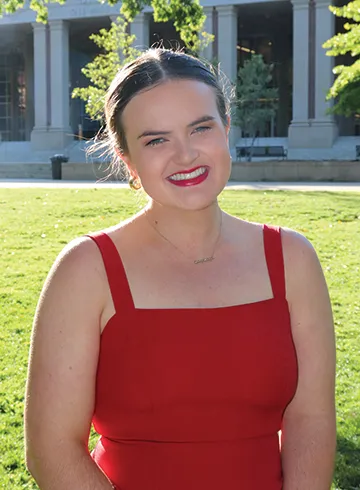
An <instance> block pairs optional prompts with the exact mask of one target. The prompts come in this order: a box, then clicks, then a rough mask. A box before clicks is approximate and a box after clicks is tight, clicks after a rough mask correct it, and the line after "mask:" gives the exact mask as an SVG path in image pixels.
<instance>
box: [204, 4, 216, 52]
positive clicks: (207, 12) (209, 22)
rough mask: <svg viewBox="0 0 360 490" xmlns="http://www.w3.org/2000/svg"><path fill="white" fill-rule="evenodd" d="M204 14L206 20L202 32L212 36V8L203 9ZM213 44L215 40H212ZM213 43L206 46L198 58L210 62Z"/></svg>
mask: <svg viewBox="0 0 360 490" xmlns="http://www.w3.org/2000/svg"><path fill="white" fill-rule="evenodd" d="M204 14H205V15H206V20H205V22H204V25H203V30H204V31H205V32H207V33H208V34H214V32H213V21H214V8H213V7H204ZM214 42H215V40H214ZM214 42H212V43H210V44H208V45H207V46H206V48H204V49H203V50H202V51H201V52H200V57H201V58H205V59H207V60H208V61H212V60H213V58H214V56H213V45H214Z"/></svg>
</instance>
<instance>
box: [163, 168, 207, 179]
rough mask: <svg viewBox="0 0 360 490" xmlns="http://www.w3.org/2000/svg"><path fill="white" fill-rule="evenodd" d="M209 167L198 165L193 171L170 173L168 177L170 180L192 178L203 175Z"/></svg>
mask: <svg viewBox="0 0 360 490" xmlns="http://www.w3.org/2000/svg"><path fill="white" fill-rule="evenodd" d="M207 170H208V169H207V167H198V168H197V169H195V170H194V171H192V172H189V173H185V172H179V173H177V174H173V175H170V177H168V179H170V180H190V179H195V178H196V177H199V176H200V175H203V174H204V173H205V172H206V171H207Z"/></svg>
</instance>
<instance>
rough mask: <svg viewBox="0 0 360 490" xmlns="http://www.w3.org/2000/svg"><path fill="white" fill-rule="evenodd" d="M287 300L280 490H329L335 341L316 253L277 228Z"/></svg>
mask: <svg viewBox="0 0 360 490" xmlns="http://www.w3.org/2000/svg"><path fill="white" fill-rule="evenodd" d="M282 236H283V248H284V259H285V270H286V288H287V298H288V302H289V307H290V315H291V325H292V332H293V339H294V343H295V348H296V353H297V358H298V365H299V382H298V387H297V391H296V394H295V397H294V398H293V400H292V401H291V403H290V404H289V406H288V407H287V409H286V411H285V414H284V419H283V427H282V465H283V475H284V487H283V490H329V489H330V487H331V482H332V475H333V469H334V458H335V450H336V416H335V394H334V392H335V341H334V328H333V320H332V312H331V306H330V300H329V295H328V290H327V287H326V283H325V279H324V276H323V273H322V269H321V266H320V264H319V261H318V258H317V256H316V253H315V251H314V249H313V248H312V246H311V245H310V243H309V242H308V241H307V240H306V239H305V238H304V237H302V236H301V235H299V234H297V233H295V232H292V231H290V230H283V234H282Z"/></svg>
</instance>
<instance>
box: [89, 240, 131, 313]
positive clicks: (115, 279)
mask: <svg viewBox="0 0 360 490" xmlns="http://www.w3.org/2000/svg"><path fill="white" fill-rule="evenodd" d="M86 236H88V237H89V238H91V239H92V240H93V241H94V242H95V243H96V245H97V246H98V248H99V250H100V253H101V256H102V259H103V262H104V267H105V271H106V276H107V279H108V282H109V287H110V291H111V296H112V300H113V303H114V307H115V311H116V313H120V312H121V311H124V310H125V309H126V308H129V307H130V308H134V303H133V300H132V295H131V291H130V286H129V283H128V280H127V277H126V272H125V269H124V265H123V263H122V260H121V257H120V255H119V252H118V250H117V248H116V246H115V244H114V242H113V241H112V239H111V238H110V237H109V235H108V234H107V233H104V232H103V231H98V232H96V233H91V234H89V235H86Z"/></svg>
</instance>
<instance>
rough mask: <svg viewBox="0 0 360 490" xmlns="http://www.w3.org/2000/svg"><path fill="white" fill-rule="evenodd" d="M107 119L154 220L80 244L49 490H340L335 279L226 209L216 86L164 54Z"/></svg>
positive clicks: (45, 423) (118, 92) (36, 469)
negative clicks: (335, 485) (93, 433)
mask: <svg viewBox="0 0 360 490" xmlns="http://www.w3.org/2000/svg"><path fill="white" fill-rule="evenodd" d="M105 113H106V121H107V131H108V137H109V141H110V142H111V145H112V148H113V150H114V152H115V153H116V154H117V155H118V157H119V159H121V161H122V162H123V164H125V165H126V168H127V170H128V172H129V176H130V184H131V186H132V187H133V188H139V187H142V188H143V189H144V191H145V192H146V193H147V195H148V196H149V203H148V205H147V206H146V208H145V209H144V210H142V211H141V212H140V213H138V214H137V215H136V216H133V217H131V218H130V219H128V220H127V221H125V222H122V223H120V224H118V225H116V226H114V227H112V228H110V229H107V230H105V231H104V232H100V233H97V234H94V235H92V236H90V237H83V238H80V239H78V240H75V241H74V242H72V243H71V244H70V245H69V246H68V247H66V249H65V250H64V251H63V252H62V253H61V254H60V256H59V258H58V259H57V261H56V263H55V264H54V266H53V268H52V270H51V272H50V275H49V277H48V279H47V281H46V284H45V286H44V290H43V292H42V295H41V298H40V302H39V305H38V308H37V312H36V316H35V324H34V332H33V340H32V348H31V362H30V369H29V379H28V385H27V397H26V398H27V406H26V414H25V415H26V419H25V423H26V457H27V464H28V468H29V470H30V471H31V473H32V474H33V476H34V478H35V479H36V481H37V482H38V485H39V487H40V489H44V490H47V489H49V490H50V489H51V490H57V489H61V490H66V489H77V490H85V489H95V490H103V489H104V490H105V489H110V488H118V489H121V490H145V489H146V490H153V489H154V490H155V489H156V490H165V489H166V490H180V489H181V490H185V489H190V488H193V489H207V490H212V489H215V488H216V489H224V490H235V489H236V490H240V489H242V490H280V489H283V490H327V489H329V488H330V485H331V479H332V470H333V460H334V452H335V410H334V363H335V362H334V357H335V356H334V334H333V325H332V315H331V308H330V304H329V298H328V293H327V288H326V285H325V281H324V277H323V274H322V271H321V267H320V265H319V262H318V259H317V257H316V254H315V252H314V250H313V248H312V247H311V245H310V244H309V243H308V242H307V240H306V239H305V238H303V237H302V236H300V235H299V234H297V233H295V232H294V231H291V230H287V229H286V230H284V229H282V230H280V229H279V228H276V227H268V226H265V225H264V226H262V225H259V224H257V223H250V222H247V221H244V220H241V219H238V218H235V217H233V216H230V215H228V214H226V213H225V212H223V211H222V210H221V209H220V208H219V205H218V202H217V196H218V195H219V194H220V192H221V191H222V190H223V188H224V186H225V184H226V182H227V180H228V178H229V175H230V166H231V158H230V154H229V148H228V134H229V128H230V119H229V111H228V106H227V103H226V101H225V98H224V95H223V93H222V91H221V88H220V87H219V85H218V82H217V80H216V78H215V77H214V75H213V74H212V72H211V71H210V70H209V69H208V68H207V67H206V66H204V65H203V64H202V63H201V62H200V61H198V60H196V59H194V58H192V57H190V56H187V55H185V54H182V53H174V52H171V51H167V50H161V49H157V50H149V51H148V52H146V53H144V54H143V55H142V56H141V57H140V58H138V59H137V60H136V61H135V62H133V63H131V64H129V65H127V66H126V67H125V68H124V69H123V70H121V71H120V72H119V74H118V75H117V77H116V78H115V80H114V81H113V83H112V85H111V87H110V89H109V91H108V94H107V97H106V106H105ZM91 423H94V426H95V429H96V430H97V431H98V433H99V434H101V437H100V439H99V441H98V443H97V445H96V448H95V450H94V451H93V453H92V454H89V452H88V448H87V444H88V436H89V430H90V426H91ZM280 430H281V431H282V436H281V449H280V444H279V438H278V433H279V431H280Z"/></svg>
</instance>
